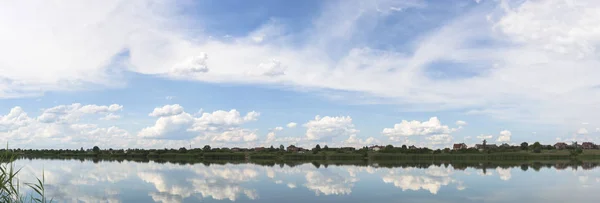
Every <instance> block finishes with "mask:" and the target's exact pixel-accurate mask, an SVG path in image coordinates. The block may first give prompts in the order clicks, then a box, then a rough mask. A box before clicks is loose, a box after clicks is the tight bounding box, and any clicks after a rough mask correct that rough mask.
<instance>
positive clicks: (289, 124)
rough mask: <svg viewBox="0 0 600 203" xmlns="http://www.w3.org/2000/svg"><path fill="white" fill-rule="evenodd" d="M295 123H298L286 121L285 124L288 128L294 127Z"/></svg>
mask: <svg viewBox="0 0 600 203" xmlns="http://www.w3.org/2000/svg"><path fill="white" fill-rule="evenodd" d="M297 125H298V124H297V123H294V122H290V123H288V124H287V125H286V126H287V127H288V128H295V127H296V126H297Z"/></svg>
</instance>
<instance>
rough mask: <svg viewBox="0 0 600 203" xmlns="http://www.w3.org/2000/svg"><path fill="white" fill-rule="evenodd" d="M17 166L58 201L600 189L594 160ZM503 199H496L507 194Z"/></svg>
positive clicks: (422, 196)
mask: <svg viewBox="0 0 600 203" xmlns="http://www.w3.org/2000/svg"><path fill="white" fill-rule="evenodd" d="M16 164H17V165H18V166H23V170H22V171H23V173H22V174H21V178H22V179H23V180H24V181H26V182H32V181H34V180H33V179H32V176H31V175H29V174H35V175H36V176H41V173H42V171H41V169H42V168H43V170H44V175H45V178H46V183H47V194H48V195H49V196H51V197H53V198H54V199H55V200H58V202H221V201H224V202H281V201H283V200H285V199H286V198H287V197H298V196H302V197H303V199H304V201H300V200H298V201H296V200H289V201H287V202H305V201H307V200H311V199H313V200H322V201H325V202H330V201H336V200H338V199H336V198H345V197H351V199H344V201H345V202H361V201H359V200H360V199H361V198H362V199H363V200H364V199H365V198H371V199H373V198H378V199H379V200H381V201H386V200H391V199H393V198H398V197H399V196H400V195H403V194H411V195H416V196H415V197H414V198H415V199H419V200H427V199H430V200H436V199H437V200H439V198H442V197H438V196H439V195H442V196H453V197H454V198H456V200H457V201H451V200H450V199H446V200H447V201H446V202H465V201H466V200H468V199H470V200H469V201H475V202H477V197H478V196H481V195H492V193H494V192H497V190H498V189H506V188H515V187H516V188H518V187H525V186H528V184H531V183H529V182H533V183H535V184H544V181H547V180H552V179H550V178H557V177H558V178H560V180H563V181H562V182H563V184H564V186H565V188H568V187H571V188H573V187H576V188H578V187H580V188H589V189H600V170H597V169H595V170H594V168H596V167H597V166H599V165H598V163H593V162H589V163H588V162H586V163H581V162H580V163H577V162H559V163H527V164H522V163H512V164H506V163H502V164H494V163H452V164H451V163H361V164H341V163H337V164H335V163H329V164H324V163H260V164H255V163H202V164H200V163H186V162H177V163H175V164H174V163H167V162H165V161H161V162H154V161H149V160H141V161H127V160H120V161H116V160H113V161H103V160H95V161H87V160H84V161H81V160H44V159H33V160H27V159H22V160H18V161H17V162H16ZM568 169H570V170H568ZM515 174H516V176H517V177H519V178H517V179H516V180H515V179H514V178H513V176H515ZM569 180H574V181H572V182H570V181H569ZM527 181H529V182H527ZM535 184H534V185H535ZM481 185H486V187H490V188H489V189H485V188H482V187H479V186H481ZM492 188H495V189H492ZM540 188H545V187H540ZM529 190H530V192H533V193H535V190H534V191H531V189H529ZM540 190H541V189H540ZM369 191H375V192H374V193H370V192H369ZM488 193H489V194H488ZM533 193H532V194H533ZM494 194H495V193H494ZM594 194H595V193H594ZM356 197H358V198H356ZM417 197H418V198H417ZM323 198H328V199H323ZM331 198H334V199H331ZM355 198H356V199H355ZM386 198H387V199H386ZM465 198H466V199H465ZM498 198H499V199H497V200H498V201H490V202H504V201H506V200H508V199H502V198H501V197H498ZM339 200H340V201H341V200H342V199H339ZM459 200H460V201H459ZM488 200H489V199H488ZM534 200H535V199H532V202H541V201H534ZM540 200H541V199H540ZM469 201H466V202H469Z"/></svg>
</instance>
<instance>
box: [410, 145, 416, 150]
mask: <svg viewBox="0 0 600 203" xmlns="http://www.w3.org/2000/svg"><path fill="white" fill-rule="evenodd" d="M408 149H417V147H415V146H414V145H411V146H410V147H408Z"/></svg>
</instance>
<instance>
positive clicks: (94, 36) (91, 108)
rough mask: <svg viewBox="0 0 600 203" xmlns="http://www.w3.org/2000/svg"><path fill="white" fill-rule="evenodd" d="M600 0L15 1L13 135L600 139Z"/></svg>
mask: <svg viewBox="0 0 600 203" xmlns="http://www.w3.org/2000/svg"><path fill="white" fill-rule="evenodd" d="M599 9H600V2H598V1H595V0H581V1H570V0H545V1H526V0H519V1H510V0H464V1H441V0H432V1H420V0H403V1H400V0H398V1H393V0H377V1H375V0H373V1H354V0H332V1H316V0H314V1H313V0H306V1H274V0H257V1H234V0H219V1H215V0H202V1H193V0H179V1H167V0H106V1H98V2H83V1H60V2H58V1H43V0H39V1H38V0H26V1H8V2H6V3H4V5H3V6H2V7H0V44H1V45H2V46H0V55H1V56H2V57H0V141H2V142H5V143H8V144H9V146H10V147H11V148H71V149H79V148H80V147H84V148H91V147H93V146H99V147H101V148H179V147H190V146H191V147H192V148H200V147H202V146H204V145H211V146H213V147H232V146H241V147H255V146H265V147H268V146H271V145H273V146H276V147H277V146H279V145H280V144H283V145H285V146H287V145H290V144H294V145H299V146H304V147H313V146H315V145H316V144H321V145H328V146H332V147H333V146H354V147H360V146H371V145H387V144H392V145H394V146H399V145H418V146H427V147H432V148H444V147H450V146H451V145H452V144H453V143H462V142H464V143H467V144H468V145H472V144H475V143H480V142H481V141H482V140H483V139H486V140H487V141H488V143H497V144H501V143H509V144H519V143H521V142H535V141H540V142H542V143H547V144H553V143H555V142H559V141H560V142H571V141H580V142H582V141H592V142H599V143H600V140H599V135H600V113H598V112H600V105H599V104H600V80H598V78H600V69H598V67H599V65H600V55H599V54H600V52H599V51H598V47H599V45H600V29H599V28H600V11H599Z"/></svg>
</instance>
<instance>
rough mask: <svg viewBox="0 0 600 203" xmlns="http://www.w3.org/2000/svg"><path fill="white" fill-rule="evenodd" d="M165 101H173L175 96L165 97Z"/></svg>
mask: <svg viewBox="0 0 600 203" xmlns="http://www.w3.org/2000/svg"><path fill="white" fill-rule="evenodd" d="M165 99H166V100H173V99H175V96H166V97H165Z"/></svg>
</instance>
